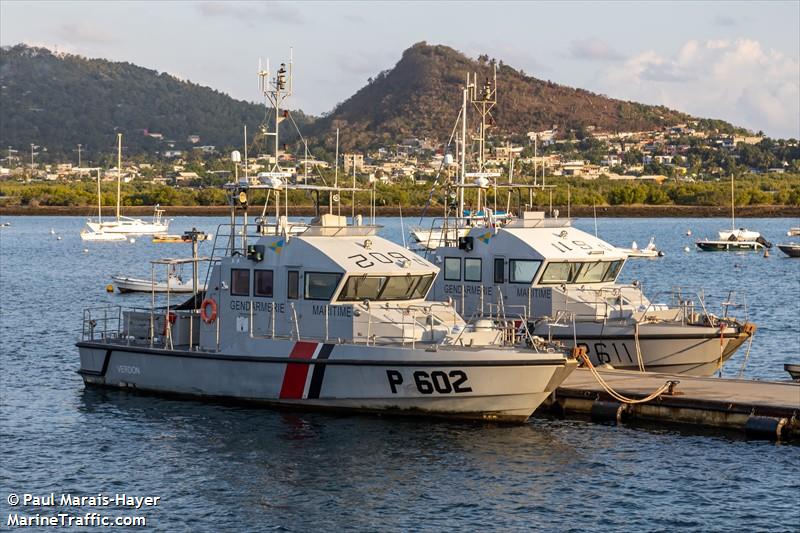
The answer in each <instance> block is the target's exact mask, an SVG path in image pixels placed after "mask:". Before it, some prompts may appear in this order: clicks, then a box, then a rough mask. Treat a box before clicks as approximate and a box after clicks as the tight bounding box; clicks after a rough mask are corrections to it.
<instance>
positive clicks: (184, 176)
mask: <svg viewBox="0 0 800 533" xmlns="http://www.w3.org/2000/svg"><path fill="white" fill-rule="evenodd" d="M199 179H200V176H198V175H197V173H196V172H178V173H177V174H175V175H174V176H173V177H172V181H173V183H175V184H176V185H177V184H179V183H188V182H190V181H192V180H199Z"/></svg>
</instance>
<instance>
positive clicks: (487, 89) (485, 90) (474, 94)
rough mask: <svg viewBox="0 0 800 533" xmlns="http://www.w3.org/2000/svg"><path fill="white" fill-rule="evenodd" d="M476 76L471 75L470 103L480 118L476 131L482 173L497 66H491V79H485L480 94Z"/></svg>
mask: <svg viewBox="0 0 800 533" xmlns="http://www.w3.org/2000/svg"><path fill="white" fill-rule="evenodd" d="M477 82H478V75H477V74H474V73H473V75H472V87H471V96H470V101H471V102H472V105H473V106H474V107H475V110H476V111H477V112H478V114H479V116H480V129H479V130H478V131H479V133H478V137H477V140H478V172H483V171H484V162H485V161H486V130H487V128H488V127H489V125H488V124H487V119H491V116H492V115H491V111H492V109H494V107H495V106H496V105H497V65H496V64H492V77H491V78H489V77H488V76H487V77H486V78H485V80H484V82H483V85H482V86H481V90H480V93H478V90H477Z"/></svg>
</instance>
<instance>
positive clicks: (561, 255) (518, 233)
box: [469, 212, 627, 261]
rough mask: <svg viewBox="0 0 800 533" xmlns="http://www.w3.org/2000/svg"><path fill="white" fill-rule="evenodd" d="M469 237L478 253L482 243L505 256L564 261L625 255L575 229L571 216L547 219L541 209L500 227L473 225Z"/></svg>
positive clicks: (594, 259)
mask: <svg viewBox="0 0 800 533" xmlns="http://www.w3.org/2000/svg"><path fill="white" fill-rule="evenodd" d="M469 236H472V237H473V238H474V241H473V246H474V249H475V250H476V251H478V252H479V253H481V250H480V247H481V246H483V245H488V244H490V243H491V246H492V248H491V253H493V254H494V255H506V256H508V257H514V256H524V257H526V258H527V257H530V258H532V259H539V260H559V259H560V260H567V261H612V260H617V259H626V258H627V254H625V252H623V251H622V250H620V249H619V248H617V247H615V246H613V245H611V244H609V243H607V242H605V241H604V240H602V239H599V238H597V237H595V236H594V235H591V234H589V233H586V232H585V231H583V230H580V229H577V228H574V227H573V226H572V224H571V220H570V219H553V218H549V219H546V218H544V213H541V212H525V213H523V216H522V217H520V218H518V219H516V220H514V221H513V222H511V223H510V224H507V225H505V226H503V227H502V228H500V229H499V230H495V229H492V228H485V227H475V228H472V230H470V232H469ZM487 251H488V249H487Z"/></svg>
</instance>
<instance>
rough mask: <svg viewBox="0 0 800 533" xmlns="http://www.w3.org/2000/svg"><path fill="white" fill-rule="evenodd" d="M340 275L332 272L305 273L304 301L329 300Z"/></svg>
mask: <svg viewBox="0 0 800 533" xmlns="http://www.w3.org/2000/svg"><path fill="white" fill-rule="evenodd" d="M340 279H342V275H341V274H338V273H333V272H306V290H305V298H306V300H330V299H331V297H332V296H333V293H334V292H335V291H336V287H337V286H338V285H339V280H340Z"/></svg>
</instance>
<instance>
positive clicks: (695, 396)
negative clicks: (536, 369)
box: [546, 368, 800, 439]
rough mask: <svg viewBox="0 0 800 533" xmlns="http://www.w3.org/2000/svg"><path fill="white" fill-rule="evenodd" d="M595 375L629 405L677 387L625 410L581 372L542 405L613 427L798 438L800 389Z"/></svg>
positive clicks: (787, 384)
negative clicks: (641, 425)
mask: <svg viewBox="0 0 800 533" xmlns="http://www.w3.org/2000/svg"><path fill="white" fill-rule="evenodd" d="M598 372H599V373H600V375H601V376H602V378H603V379H604V380H605V381H606V383H607V384H608V385H609V386H610V387H611V388H612V389H613V390H614V391H615V392H617V393H619V394H621V395H622V396H625V397H627V398H631V399H641V398H644V397H646V396H648V395H650V394H651V393H653V392H655V391H656V390H657V389H658V388H659V387H661V386H662V385H664V383H665V382H667V381H676V382H679V383H677V384H676V385H675V387H674V389H673V393H672V394H669V393H663V394H661V395H660V396H658V397H657V398H655V399H654V400H651V401H649V402H646V403H638V404H626V403H621V402H619V401H618V400H617V399H615V398H614V397H613V396H612V395H611V394H609V393H608V392H607V391H606V390H605V389H604V388H603V386H602V385H601V384H600V383H598V381H597V379H595V377H594V375H592V373H591V371H590V370H589V369H586V368H579V369H576V370H575V371H574V372H573V373H572V374H571V375H570V376H569V378H567V380H566V381H565V382H564V383H562V384H561V386H560V387H559V388H558V390H557V391H556V393H555V395H554V397H551V398H550V399H549V400H548V402H547V403H546V405H548V406H549V407H550V410H551V411H554V412H558V413H561V414H563V415H569V414H571V413H578V414H584V415H585V414H590V415H591V416H592V418H600V419H609V418H610V419H614V418H615V419H616V420H617V421H633V420H647V421H651V422H669V423H677V424H688V425H695V426H702V427H707V428H727V429H740V430H744V431H745V433H747V434H748V435H750V436H755V437H756V438H779V439H794V438H799V437H800V383H795V382H791V381H753V380H744V379H728V378H713V377H695V376H688V375H684V374H661V373H651V372H646V373H641V372H636V371H630V370H606V369H603V370H599V371H598ZM757 433H760V435H757Z"/></svg>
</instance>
